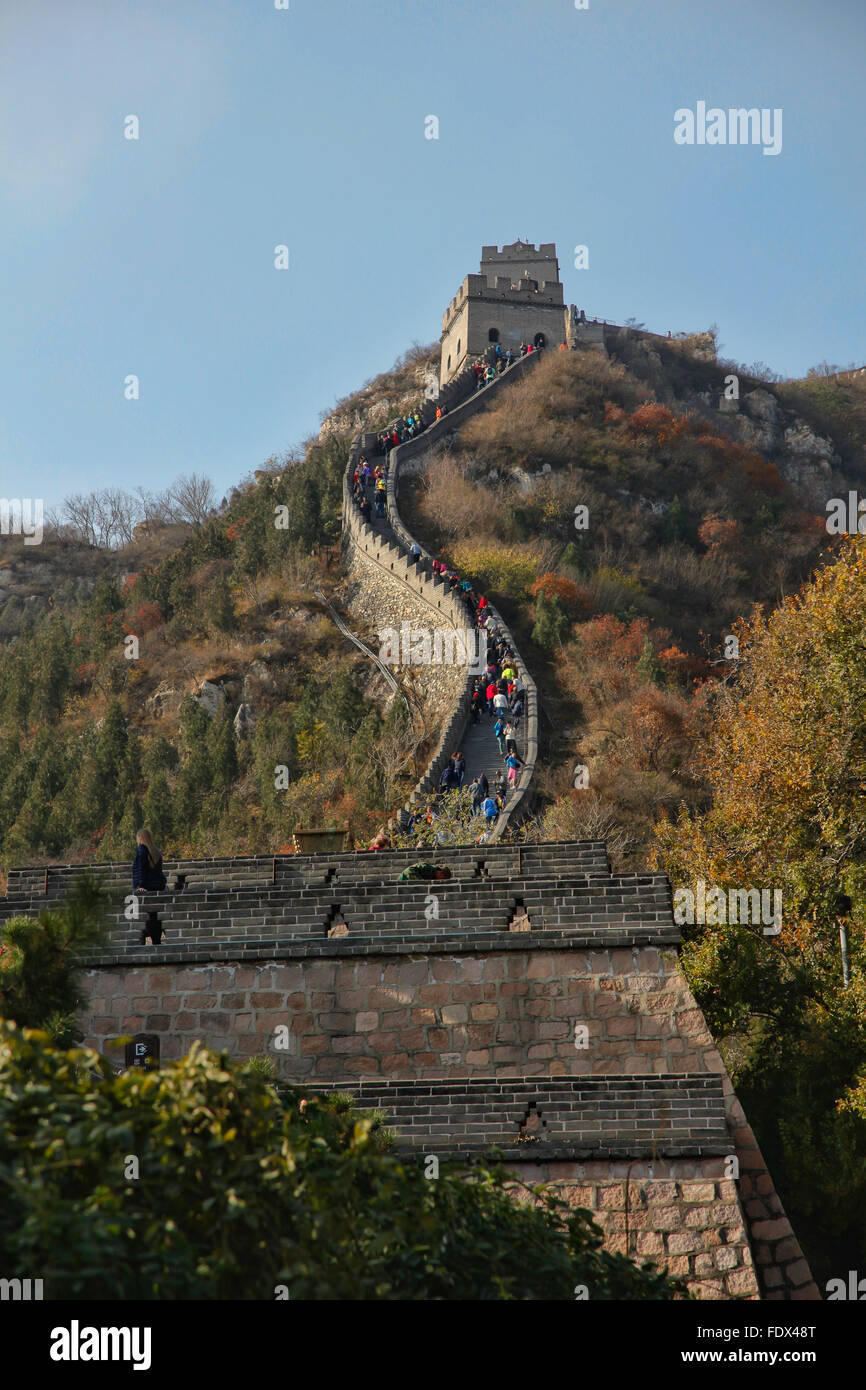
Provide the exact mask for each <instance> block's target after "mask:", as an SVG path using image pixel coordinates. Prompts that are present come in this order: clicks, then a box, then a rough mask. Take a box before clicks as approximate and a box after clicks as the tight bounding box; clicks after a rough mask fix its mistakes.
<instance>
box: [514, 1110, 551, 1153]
mask: <svg viewBox="0 0 866 1390" xmlns="http://www.w3.org/2000/svg"><path fill="white" fill-rule="evenodd" d="M546 1129H547V1121H546V1120H545V1119H542V1115H541V1111H540V1110H539V1108H538V1101H537V1100H531V1101H530V1102H529V1108H528V1109H527V1111H526V1114H525V1115H524V1117H523V1119H522V1121H521V1122H520V1124H519V1125H518V1128H517V1143H518V1144H537V1143H538V1141H539V1140H540V1139H545V1138H546V1137H547V1136H546V1135H545V1133H544V1131H545V1130H546Z"/></svg>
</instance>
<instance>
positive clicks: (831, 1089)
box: [655, 538, 866, 1272]
mask: <svg viewBox="0 0 866 1390" xmlns="http://www.w3.org/2000/svg"><path fill="white" fill-rule="evenodd" d="M738 635H739V641H740V652H741V657H742V666H741V675H740V679H739V682H738V684H737V685H736V687H733V688H728V687H726V688H723V689H720V690H719V691H718V695H717V699H716V701H715V710H714V715H713V717H712V719H711V721H710V723H709V725H708V727H707V729H706V735H705V739H704V740H703V743H702V747H701V752H700V754H699V759H698V760H699V765H700V769H701V771H702V772H703V775H704V776H705V778H706V781H707V784H708V786H709V789H710V792H711V795H712V804H711V806H710V808H709V809H708V810H707V811H706V812H705V813H703V814H696V815H690V814H688V813H686V812H683V813H682V814H681V815H680V817H679V819H678V821H677V822H676V823H674V822H672V821H669V820H664V821H662V823H661V825H660V826H659V827H658V832H657V849H656V852H655V863H656V866H657V867H662V868H664V869H666V870H667V872H668V873H670V875H671V877H672V878H673V880H674V882H675V884H694V882H695V880H697V879H699V878H702V879H704V880H705V882H706V883H708V884H712V885H718V886H720V887H722V888H723V889H729V888H752V887H760V888H773V889H781V891H782V903H783V908H782V914H783V922H782V931H781V934H780V935H779V936H778V937H774V936H767V935H765V934H764V931H763V928H762V926H761V925H760V924H758V925H742V924H734V925H731V924H719V925H712V926H703V927H701V926H695V927H694V928H692V929H691V930H690V931H689V932H688V934H689V936H690V937H691V939H690V940H689V941H687V943H686V946H685V950H684V955H683V962H684V966H685V968H686V971H687V973H688V975H689V978H690V979H691V982H692V984H693V986H694V988H695V991H696V994H697V996H698V999H699V1001H700V1002H701V1004H702V1005H703V1007H704V1009H705V1011H706V1012H707V1015H708V1017H709V1020H710V1023H711V1026H713V1027H714V1029H715V1030H716V1032H717V1034H719V1033H720V1034H722V1035H723V1037H727V1040H728V1047H729V1059H730V1060H731V1064H732V1068H733V1070H734V1072H735V1080H736V1081H737V1084H738V1089H739V1091H740V1093H741V1095H742V1096H743V1099H744V1102H745V1103H746V1106H747V1110H748V1112H749V1115H750V1118H751V1119H752V1122H753V1124H755V1126H756V1128H757V1129H758V1132H759V1133H758V1137H759V1140H760V1141H761V1142H762V1144H763V1145H764V1147H765V1151H766V1152H767V1156H768V1158H769V1159H770V1162H771V1167H773V1169H774V1172H775V1173H776V1177H777V1182H778V1183H779V1185H780V1187H781V1188H782V1190H783V1198H784V1199H785V1200H786V1202H787V1204H788V1206H789V1208H790V1211H791V1215H792V1218H793V1220H794V1225H795V1228H796V1229H797V1230H798V1232H799V1233H800V1235H801V1239H803V1240H804V1241H805V1242H806V1243H807V1244H808V1243H809V1239H810V1237H811V1238H812V1240H813V1241H814V1246H813V1253H814V1254H815V1256H816V1258H817V1259H818V1261H819V1266H820V1262H821V1259H822V1258H824V1257H826V1258H827V1259H828V1260H829V1262H830V1272H832V1267H833V1261H836V1262H838V1261H839V1260H841V1261H842V1262H844V1261H845V1260H850V1261H853V1262H856V1261H858V1260H862V1259H863V1258H864V1257H866V1219H864V1215H863V1213H864V1211H866V1110H864V1107H863V1106H862V1103H861V1102H858V1101H857V1099H856V1097H858V1096H860V1097H861V1098H862V1095H863V1094H864V1093H866V1086H864V1081H866V976H864V966H866V952H864V946H863V934H862V927H863V923H864V921H866V903H864V889H866V797H864V794H863V789H864V785H866V663H864V659H863V658H864V652H866V545H864V543H863V542H862V541H861V540H860V539H859V538H853V539H852V540H851V541H850V542H849V543H847V545H846V547H845V549H844V551H843V552H842V553H841V555H840V557H839V559H838V561H837V562H836V563H835V564H833V565H832V566H829V567H827V568H826V569H824V570H823V571H822V572H821V573H820V574H819V575H818V576H817V577H816V578H815V579H814V580H813V582H812V583H810V584H809V585H808V586H806V587H805V588H804V589H803V590H802V591H801V593H800V594H799V595H797V596H796V597H794V598H791V599H789V600H787V601H786V602H785V603H784V604H783V605H782V606H781V607H780V608H779V609H778V610H776V611H775V612H773V613H772V614H771V615H770V616H769V617H765V616H762V615H761V614H758V615H756V616H755V617H754V618H753V620H752V621H751V622H749V623H745V624H743V625H742V626H741V628H740V630H739V634H738ZM846 899H849V900H850V902H851V904H852V907H851V909H850V920H849V921H848V922H847V934H848V954H849V961H850V983H849V985H848V987H847V988H846V987H845V985H844V982H843V972H842V962H841V958H840V946H839V922H840V918H842V919H843V920H844V915H845V914H847V913H848V910H849V909H848V903H847V902H846V901H845V900H846ZM852 1097H854V1099H852ZM855 1212H858V1213H859V1215H856V1216H855V1215H854V1213H855ZM840 1267H841V1266H840ZM845 1267H846V1268H847V1266H845Z"/></svg>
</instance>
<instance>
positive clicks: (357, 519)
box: [343, 352, 542, 841]
mask: <svg viewBox="0 0 866 1390" xmlns="http://www.w3.org/2000/svg"><path fill="white" fill-rule="evenodd" d="M541 356H542V354H540V353H535V352H533V353H530V354H529V355H528V356H526V357H521V358H518V359H517V361H516V362H514V363H513V364H512V366H511V367H509V368H508V369H507V370H506V371H505V372H503V373H502V375H501V376H499V377H497V378H496V379H495V381H493V382H491V383H490V384H489V385H488V386H485V387H484V388H483V389H482V390H480V391H476V390H475V389H474V379H475V378H474V373H472V372H468V373H464V374H462V376H461V377H460V378H459V379H455V381H454V382H451V383H449V399H450V400H451V401H452V402H454V401H456V404H454V405H453V408H452V407H449V411H448V414H447V415H445V416H443V417H442V419H441V420H436V421H434V422H433V423H431V424H430V425H428V427H427V429H426V430H425V431H424V432H423V433H422V434H420V435H416V436H415V437H414V438H413V439H409V440H407V441H406V442H405V443H404V444H400V445H398V446H397V447H396V448H394V449H392V450H391V455H390V469H389V475H388V502H387V517H388V522H389V525H390V527H391V530H392V531H393V533H394V535H395V536H396V537H397V540H398V542H399V544H397V545H393V544H389V543H388V542H386V541H384V540H383V538H382V537H381V536H380V535H379V533H378V532H377V530H376V528H375V527H374V526H373V525H371V524H370V523H368V522H366V521H365V520H364V518H363V517H362V516H361V514H360V513H359V511H358V509H357V507H356V506H355V504H354V501H353V499H352V483H351V479H352V474H353V472H354V470H355V467H356V465H357V462H358V459H359V458H360V457H361V455H362V454H365V453H366V455H367V457H368V458H369V459H371V458H373V456H374V453H375V449H376V446H377V435H376V434H374V433H371V434H362V435H360V436H359V437H358V438H357V439H356V440H354V441H353V444H352V448H351V450H350V453H349V463H348V467H347V469H346V474H345V477H344V480H343V533H344V543H343V558H344V564H345V565H346V567H347V568H348V569H350V570H351V568H352V566H353V565H354V564H355V563H356V558H355V556H353V553H352V551H353V549H354V550H358V551H360V552H361V554H362V555H363V556H364V558H365V560H366V561H369V562H372V564H374V565H375V566H376V567H377V569H378V572H377V570H376V569H370V570H369V572H368V575H369V583H370V585H371V586H373V592H372V593H371V594H370V595H369V601H370V604H375V601H376V592H375V586H376V584H378V583H379V582H380V579H381V574H382V572H383V571H384V572H385V573H386V574H387V576H388V577H389V578H390V579H393V580H396V581H397V582H398V583H399V584H400V585H402V586H403V593H404V596H405V599H406V603H407V606H408V609H407V615H406V616H407V617H411V615H413V614H416V613H417V614H420V617H419V625H420V623H423V622H429V621H430V615H431V612H432V613H433V614H435V615H436V617H437V619H438V620H439V621H440V622H441V621H445V622H448V623H450V624H451V625H452V626H454V627H461V628H462V627H465V626H466V615H465V611H464V609H463V605H462V603H461V602H460V601H455V600H454V599H453V597H452V596H451V595H450V594H449V592H448V588H447V585H446V584H445V583H444V582H443V581H442V580H441V579H440V578H439V576H438V575H435V574H434V573H433V568H432V564H433V557H432V556H431V555H430V554H429V552H428V551H426V550H425V549H424V547H423V546H421V544H420V542H418V541H416V540H415V538H414V537H413V536H412V535H411V534H410V532H409V531H408V529H407V528H406V526H405V525H404V523H403V520H402V518H401V516H400V512H399V509H398V506H397V497H398V492H399V477H400V466H401V464H405V463H407V462H408V461H409V460H410V459H413V460H414V459H418V458H419V457H421V456H423V455H424V454H426V453H428V452H430V451H431V450H432V449H434V448H436V447H437V446H440V445H442V444H443V443H444V442H445V441H446V440H447V439H448V438H449V437H450V436H451V435H453V433H454V432H455V430H457V429H459V428H460V426H461V425H462V424H463V423H465V421H466V420H468V419H470V418H471V417H472V416H473V415H475V414H477V413H478V412H479V411H481V410H485V409H487V408H488V407H489V406H490V405H491V404H492V402H493V401H494V400H495V399H496V398H497V395H498V392H499V391H501V390H502V389H504V388H505V387H506V386H507V385H508V384H509V383H513V382H515V381H518V380H520V379H521V378H522V377H523V376H524V375H525V374H526V372H528V371H531V370H532V368H533V366H534V365H535V363H536V362H537V361H538V360H539V359H540V357H541ZM461 395H462V396H463V397H465V398H464V399H462V401H461V399H460V397H461ZM413 545H417V546H418V548H419V550H420V552H421V554H420V557H419V558H418V559H417V560H415V559H413V557H412V556H411V554H410V551H411V547H412V546H413ZM419 601H420V605H423V607H421V606H420V605H419ZM359 606H361V607H367V611H369V604H368V605H365V604H363V603H362V604H361V605H359ZM489 611H490V615H491V618H492V619H493V621H494V622H495V623H496V625H497V626H498V627H499V629H500V630H501V632H502V634H503V635H504V637H505V639H506V641H507V642H508V645H509V648H510V650H511V651H512V652H513V653H514V657H515V660H516V663H517V670H518V672H519V674H520V677H521V679H522V680H523V683H524V686H525V688H526V700H525V706H526V713H525V722H524V729H525V733H524V747H523V768H522V770H521V774H520V778H519V780H518V783H517V786H516V788H515V789H514V791H513V792H512V793H511V795H510V796H509V798H508V802H507V805H506V807H505V809H504V810H503V812H502V814H501V815H500V817H499V819H498V821H497V823H496V826H495V828H494V830H493V832H492V834H491V836H490V839H491V841H497V840H500V839H501V838H502V836H503V835H504V833H505V831H506V829H507V828H508V826H509V825H511V824H514V823H515V822H516V821H517V820H518V819H519V818H520V817H521V816H522V815H524V814H525V813H526V812H527V810H528V809H529V807H530V804H531V792H532V780H533V776H534V774H535V764H536V760H537V757H538V693H537V690H536V686H535V682H534V681H533V679H532V676H531V674H530V672H529V670H528V668H527V666H526V663H525V662H524V660H523V658H522V657H521V655H520V651H519V649H518V647H517V644H516V642H515V641H514V638H513V636H512V634H511V632H510V631H509V629H508V626H507V624H506V623H505V621H504V620H503V618H502V615H501V614H500V613H499V612H498V610H497V609H496V608H495V607H494V605H493V604H490V606H489ZM472 685H473V677H472V675H471V674H467V675H465V677H464V679H463V680H462V681H461V682H460V686H459V690H458V689H456V688H455V690H454V696H455V699H454V704H453V709H452V711H451V714H450V717H449V718H448V720H447V722H446V723H445V725H444V727H443V730H442V734H441V736H440V738H439V739H438V741H437V744H436V746H435V748H434V750H433V754H432V757H431V759H430V762H429V764H428V766H427V768H426V770H425V773H424V775H423V777H421V778H420V779H419V781H418V783H417V785H416V786H415V788H414V790H413V792H412V795H411V797H410V798H409V802H408V803H407V808H408V807H411V806H414V805H415V804H417V802H419V801H421V800H424V799H426V798H427V797H428V796H429V793H430V792H431V790H433V789H434V788H435V787H436V786H437V784H438V781H439V775H440V773H441V772H442V769H443V767H444V766H445V764H446V763H447V761H448V759H449V757H450V755H451V752H452V751H453V749H455V748H457V747H459V746H460V742H461V740H462V738H463V734H464V732H465V730H466V725H467V720H468V717H469V704H470V700H471V696H472Z"/></svg>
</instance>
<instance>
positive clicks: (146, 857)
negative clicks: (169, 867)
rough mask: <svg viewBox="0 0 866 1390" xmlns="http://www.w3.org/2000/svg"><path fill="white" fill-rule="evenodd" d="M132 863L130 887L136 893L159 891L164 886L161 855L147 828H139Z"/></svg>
mask: <svg viewBox="0 0 866 1390" xmlns="http://www.w3.org/2000/svg"><path fill="white" fill-rule="evenodd" d="M135 840H136V845H137V848H136V851H135V859H134V860H133V864H132V887H133V890H134V892H136V893H161V892H162V891H163V889H164V888H165V874H164V873H163V871H162V855H161V854H160V852H159V850H158V849H157V848H156V846H155V845H154V843H153V837H152V836H151V833H150V831H149V830H139V832H138V834H137V835H136V837H135Z"/></svg>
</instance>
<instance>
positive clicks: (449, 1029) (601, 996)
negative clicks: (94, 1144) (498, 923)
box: [87, 885, 723, 1080]
mask: <svg viewBox="0 0 866 1390" xmlns="http://www.w3.org/2000/svg"><path fill="white" fill-rule="evenodd" d="M434 887H435V885H434ZM346 915H347V916H348V915H349V914H348V913H347V914H346ZM523 936H524V939H523V941H520V942H518V941H517V940H515V943H514V946H513V947H512V948H511V949H509V950H508V951H497V950H495V949H492V950H488V951H487V952H485V954H484V955H483V956H480V955H479V954H477V953H476V952H467V953H464V954H457V953H454V954H450V955H448V956H444V957H440V956H435V955H425V956H423V957H421V958H415V957H414V956H412V955H399V956H397V957H396V958H393V959H391V958H388V957H387V956H380V957H379V958H377V959H369V958H367V957H365V958H363V959H358V958H350V959H340V958H339V957H337V956H336V952H337V951H338V950H339V949H340V946H339V941H335V942H334V943H333V950H334V952H335V958H332V959H318V960H315V961H309V960H308V961H302V960H299V961H275V960H271V961H269V962H267V963H262V964H252V963H250V964H247V963H241V962H232V961H225V962H224V963H220V964H216V963H214V964H206V965H204V964H202V965H194V966H186V965H184V964H182V963H178V964H176V965H165V966H159V967H154V968H152V969H151V968H148V967H146V966H137V967H132V966H111V967H106V968H104V969H103V968H99V969H97V970H91V971H89V972H88V976H87V986H88V992H89V994H90V996H91V1002H90V1010H91V1016H92V1021H91V1030H92V1031H91V1033H90V1035H89V1037H88V1046H92V1047H97V1048H99V1049H102V1048H103V1047H104V1046H105V1045H106V1043H107V1042H108V1040H109V1039H110V1038H111V1037H116V1036H118V1035H119V1034H121V1033H124V1032H139V1031H144V1032H161V1031H163V1030H165V1029H168V1028H170V1030H171V1036H170V1037H169V1038H167V1039H166V1044H167V1045H169V1046H170V1055H173V1056H180V1055H181V1054H182V1053H183V1052H186V1051H188V1049H189V1047H190V1045H191V1044H192V1042H193V1041H194V1039H195V1038H199V1037H201V1036H202V1035H203V1034H207V1035H210V1036H211V1042H212V1045H213V1046H219V1047H224V1048H225V1049H226V1050H227V1051H228V1052H229V1054H230V1055H231V1056H233V1057H236V1058H243V1057H248V1056H253V1055H255V1054H256V1053H261V1052H265V1051H267V1052H270V1053H272V1055H273V1057H274V1060H275V1062H276V1065H277V1070H278V1074H279V1075H281V1076H282V1077H283V1079H286V1080H288V1079H290V1078H294V1079H296V1080H300V1079H318V1078H321V1079H325V1078H327V1079H331V1080H333V1079H339V1078H346V1079H348V1078H350V1077H352V1076H356V1077H357V1076H359V1075H367V1076H383V1077H390V1078H392V1079H396V1080H402V1079H409V1078H413V1077H414V1078H421V1077H435V1076H439V1077H444V1076H448V1077H452V1078H453V1077H470V1076H472V1077H478V1076H521V1075H524V1074H527V1073H532V1074H533V1075H534V1076H551V1077H556V1076H572V1077H576V1076H602V1075H605V1074H606V1073H616V1072H628V1073H630V1074H633V1075H635V1076H645V1075H648V1076H651V1075H653V1074H654V1073H665V1074H670V1073H684V1074H685V1073H689V1074H698V1073H700V1074H703V1073H713V1074H716V1075H719V1074H721V1073H722V1071H723V1066H722V1062H721V1059H720V1057H719V1055H718V1052H717V1051H716V1049H715V1047H714V1045H713V1042H712V1039H711V1038H710V1036H709V1034H708V1032H707V1031H706V1025H705V1023H704V1021H703V1015H702V1014H701V1011H700V1009H698V1007H697V1005H696V1004H695V1001H694V998H693V997H692V995H691V993H690V991H689V989H688V986H687V985H686V983H685V980H684V978H683V976H682V975H681V974H680V973H679V971H678V970H677V966H676V957H675V953H674V952H668V951H660V950H659V949H658V948H657V947H654V946H644V947H641V948H637V947H634V948H632V949H631V950H626V949H614V950H593V951H579V950H564V951H554V950H543V949H539V948H538V946H537V945H536V944H534V943H533V941H532V933H531V931H530V932H528V933H525V934H523ZM283 1025H284V1026H287V1027H288V1029H289V1033H290V1039H291V1047H290V1049H289V1050H288V1051H286V1052H280V1051H275V1050H274V1048H273V1040H274V1037H275V1030H276V1029H277V1028H279V1027H280V1026H283ZM580 1025H584V1026H585V1027H586V1035H585V1041H586V1046H585V1047H583V1046H582V1047H581V1048H580V1049H577V1048H576V1047H575V1027H576V1026H580Z"/></svg>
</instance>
